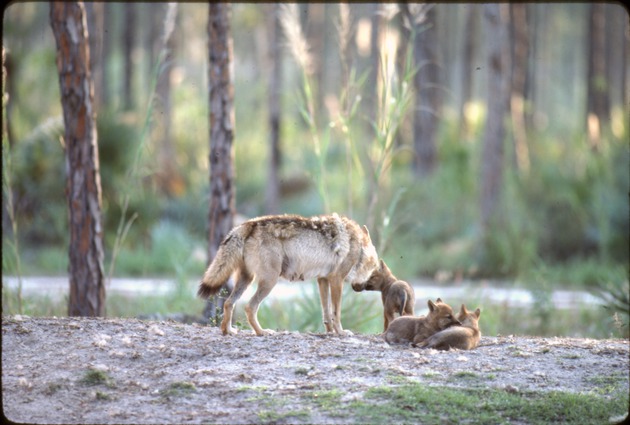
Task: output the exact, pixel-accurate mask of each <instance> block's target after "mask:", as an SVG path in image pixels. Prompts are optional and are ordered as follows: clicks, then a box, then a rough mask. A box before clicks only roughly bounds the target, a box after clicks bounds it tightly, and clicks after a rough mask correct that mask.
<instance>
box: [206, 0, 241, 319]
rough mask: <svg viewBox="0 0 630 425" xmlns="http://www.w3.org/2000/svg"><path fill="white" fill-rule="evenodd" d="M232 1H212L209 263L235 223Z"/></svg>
mask: <svg viewBox="0 0 630 425" xmlns="http://www.w3.org/2000/svg"><path fill="white" fill-rule="evenodd" d="M231 11H232V6H231V5H230V4H229V3H210V6H209V16H208V61H209V62H208V91H209V109H210V211H209V215H208V264H210V262H212V259H213V258H214V257H215V255H216V253H217V251H218V250H219V245H220V244H221V242H222V241H223V239H224V238H225V237H226V236H227V234H228V232H229V231H230V230H231V229H232V227H233V225H234V215H235V213H236V208H235V194H234V189H235V185H234V144H233V142H234V107H233V104H234V86H233V82H232V75H231V73H230V67H231V66H232V35H231V33H230V18H231V15H232V13H231ZM212 298H214V297H211V299H210V300H209V301H208V305H206V310H205V311H204V315H206V316H207V315H209V316H210V317H216V314H217V312H218V311H221V310H222V303H223V300H222V299H221V298H220V297H218V298H219V299H218V300H217V301H218V303H217V304H218V306H217V307H218V308H217V307H214V306H211V304H212V303H213V302H214V300H213V299H212Z"/></svg>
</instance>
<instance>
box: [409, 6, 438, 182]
mask: <svg viewBox="0 0 630 425" xmlns="http://www.w3.org/2000/svg"><path fill="white" fill-rule="evenodd" d="M404 12H405V13H406V14H407V15H408V17H409V18H408V19H409V22H414V25H413V31H412V32H413V40H414V41H413V57H414V63H415V67H416V69H417V71H416V74H415V75H414V79H413V82H414V89H415V105H414V122H413V134H414V136H413V137H414V152H415V160H414V163H413V169H414V172H415V174H416V175H417V176H419V177H426V176H429V175H431V174H432V173H433V171H434V170H435V167H436V166H437V148H436V136H437V127H438V119H439V118H438V117H439V113H440V112H439V110H440V103H441V101H440V97H441V96H440V93H439V90H440V78H439V75H440V67H439V62H438V58H437V51H438V40H437V31H436V29H435V24H436V19H435V7H427V8H426V9H425V10H424V18H423V19H421V20H420V19H419V18H418V17H413V16H411V15H412V14H411V13H410V11H409V6H407V5H405V9H404Z"/></svg>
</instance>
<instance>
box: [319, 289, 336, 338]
mask: <svg viewBox="0 0 630 425" xmlns="http://www.w3.org/2000/svg"><path fill="white" fill-rule="evenodd" d="M317 286H318V288H319V299H320V301H321V304H322V320H323V321H324V327H325V328H326V332H332V331H333V325H332V316H331V314H330V285H329V284H328V279H326V278H324V277H320V278H318V279H317Z"/></svg>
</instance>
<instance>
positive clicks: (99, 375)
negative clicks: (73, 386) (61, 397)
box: [80, 370, 113, 386]
mask: <svg viewBox="0 0 630 425" xmlns="http://www.w3.org/2000/svg"><path fill="white" fill-rule="evenodd" d="M80 382H81V383H82V384H84V385H89V386H94V385H107V386H113V381H112V379H111V378H110V377H109V375H108V374H107V372H104V371H102V370H88V371H86V372H85V374H84V375H83V378H81V380H80Z"/></svg>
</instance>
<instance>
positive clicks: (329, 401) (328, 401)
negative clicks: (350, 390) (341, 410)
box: [313, 388, 343, 412]
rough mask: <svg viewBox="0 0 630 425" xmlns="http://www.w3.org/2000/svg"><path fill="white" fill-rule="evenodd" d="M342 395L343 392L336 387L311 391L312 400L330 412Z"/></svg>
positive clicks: (337, 404) (336, 405)
mask: <svg viewBox="0 0 630 425" xmlns="http://www.w3.org/2000/svg"><path fill="white" fill-rule="evenodd" d="M342 396H343V393H342V392H341V390H339V389H337V388H335V389H332V390H328V391H315V392H313V401H314V402H315V404H316V405H317V406H319V407H320V408H322V409H324V410H325V411H327V412H330V411H334V410H335V409H336V408H337V407H338V406H339V400H340V399H341V397H342Z"/></svg>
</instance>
